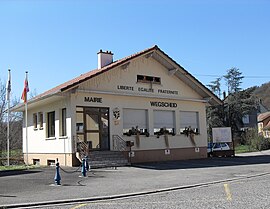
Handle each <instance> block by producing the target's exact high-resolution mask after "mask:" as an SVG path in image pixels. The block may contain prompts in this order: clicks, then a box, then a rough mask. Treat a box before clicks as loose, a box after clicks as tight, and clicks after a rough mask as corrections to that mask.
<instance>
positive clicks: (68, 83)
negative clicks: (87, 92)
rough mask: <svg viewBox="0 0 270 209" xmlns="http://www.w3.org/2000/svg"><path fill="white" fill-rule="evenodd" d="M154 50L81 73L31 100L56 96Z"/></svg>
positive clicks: (152, 48)
mask: <svg viewBox="0 0 270 209" xmlns="http://www.w3.org/2000/svg"><path fill="white" fill-rule="evenodd" d="M155 49H159V48H158V46H157V45H154V46H153V47H150V48H147V49H145V50H143V51H140V52H137V53H135V54H132V55H129V56H127V57H124V58H122V59H119V60H116V61H114V62H112V63H111V64H109V65H106V66H104V67H102V68H100V69H94V70H90V71H88V72H86V73H83V74H81V75H79V76H77V77H75V78H73V79H71V80H69V81H66V82H64V83H62V84H60V85H58V86H56V87H54V88H52V89H49V90H47V91H45V92H43V93H41V94H39V95H37V96H36V97H34V98H32V99H31V100H32V101H34V100H36V99H41V98H43V97H46V96H49V95H53V94H56V93H60V92H63V91H66V90H68V89H70V88H72V87H74V86H77V85H78V84H79V83H81V82H83V81H86V80H88V79H90V78H92V77H94V76H96V75H99V74H101V73H103V72H106V71H108V70H110V69H112V68H114V67H116V66H118V65H121V64H123V63H124V62H126V61H129V60H131V59H133V58H135V57H138V56H140V55H142V54H144V53H147V52H149V51H152V50H155Z"/></svg>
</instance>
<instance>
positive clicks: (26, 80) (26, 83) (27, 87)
mask: <svg viewBox="0 0 270 209" xmlns="http://www.w3.org/2000/svg"><path fill="white" fill-rule="evenodd" d="M28 92H29V86H28V78H27V72H26V76H25V80H24V88H23V92H22V97H21V99H22V100H23V101H24V103H26V102H27V93H28Z"/></svg>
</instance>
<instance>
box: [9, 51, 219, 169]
mask: <svg viewBox="0 0 270 209" xmlns="http://www.w3.org/2000/svg"><path fill="white" fill-rule="evenodd" d="M221 103H222V101H221V100H220V99H219V98H218V97H216V96H215V95H214V94H213V93H212V92H211V91H210V90H209V89H208V88H206V87H205V86H204V85H203V84H202V83H200V82H199V81H198V80H197V79H196V78H195V77H194V76H192V75H191V74H190V73H189V72H188V71H186V70H185V69H184V68H183V67H181V66H180V65H179V64H178V63H177V62H175V61H174V60H173V59H172V58H171V57H169V56H168V55H167V54H166V53H165V52H163V51H162V50H161V49H160V48H159V47H158V46H153V47H151V48H148V49H145V50H143V51H141V52H138V53H136V54H133V55H131V56H128V57H125V58H123V59H120V60H117V61H114V60H113V53H111V52H110V51H102V50H100V51H99V52H98V68H97V69H95V70H91V71H89V72H87V73H84V74H81V75H80V76H78V77H76V78H74V79H72V80H70V81H67V82H65V83H63V84H61V85H59V86H56V87H54V88H52V89H50V90H48V91H46V92H44V93H42V94H40V95H38V96H36V97H34V98H32V99H30V100H29V101H28V111H27V119H28V121H27V124H28V125H27V126H28V127H25V124H24V127H23V152H24V159H25V161H28V162H29V164H36V163H38V164H40V165H49V164H51V163H53V162H55V160H56V158H58V159H59V163H60V165H65V166H75V165H78V163H79V162H80V160H81V158H82V157H83V156H84V155H87V156H89V157H90V158H91V153H97V152H98V153H102V152H103V153H105V152H106V153H108V152H109V153H113V152H114V153H121V154H122V155H123V156H124V158H125V159H126V160H127V161H128V162H129V163H141V162H156V161H169V160H183V159H198V158H206V157H207V128H206V106H208V105H220V104H221ZM12 110H13V111H21V112H24V117H25V109H24V104H19V105H17V106H16V107H14V108H13V109H12ZM26 128H27V133H28V134H27V138H26Z"/></svg>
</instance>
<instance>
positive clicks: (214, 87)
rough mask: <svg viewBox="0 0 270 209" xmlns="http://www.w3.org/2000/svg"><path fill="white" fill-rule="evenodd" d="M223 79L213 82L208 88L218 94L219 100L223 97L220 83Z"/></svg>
mask: <svg viewBox="0 0 270 209" xmlns="http://www.w3.org/2000/svg"><path fill="white" fill-rule="evenodd" d="M221 79H222V77H219V78H217V79H216V80H214V81H211V82H210V84H208V85H207V86H208V87H209V88H210V90H211V91H212V92H213V93H214V94H216V95H217V96H218V97H219V98H220V97H221V89H220V81H221Z"/></svg>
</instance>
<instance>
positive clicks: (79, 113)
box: [76, 107, 84, 142]
mask: <svg viewBox="0 0 270 209" xmlns="http://www.w3.org/2000/svg"><path fill="white" fill-rule="evenodd" d="M83 113H84V110H83V108H82V107H76V133H77V140H78V141H80V142H83V141H84V118H83Z"/></svg>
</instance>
